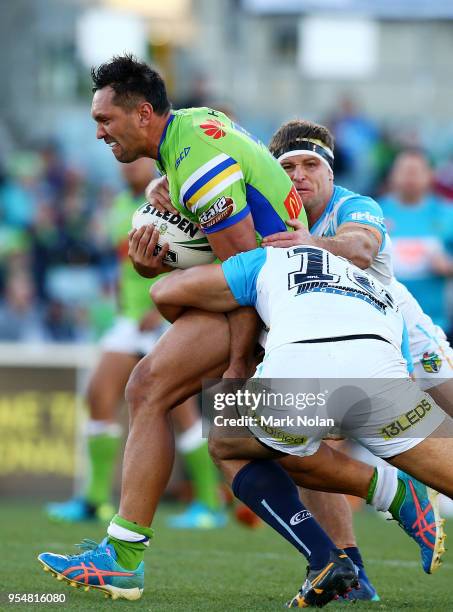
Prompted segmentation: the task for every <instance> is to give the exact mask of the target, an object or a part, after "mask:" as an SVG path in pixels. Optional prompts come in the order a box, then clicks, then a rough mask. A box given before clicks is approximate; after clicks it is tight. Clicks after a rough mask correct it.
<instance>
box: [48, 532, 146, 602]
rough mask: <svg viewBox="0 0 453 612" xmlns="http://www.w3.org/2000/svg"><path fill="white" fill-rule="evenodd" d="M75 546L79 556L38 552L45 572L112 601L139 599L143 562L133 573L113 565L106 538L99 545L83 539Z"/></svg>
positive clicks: (113, 554)
mask: <svg viewBox="0 0 453 612" xmlns="http://www.w3.org/2000/svg"><path fill="white" fill-rule="evenodd" d="M77 546H79V547H80V548H81V549H83V550H85V552H83V553H81V554H79V555H56V554H53V553H41V554H40V555H39V556H38V561H39V562H40V563H41V565H42V566H43V569H44V571H46V572H50V573H51V574H53V575H54V576H55V577H56V578H57V580H64V581H66V582H69V584H70V585H71V586H72V587H77V588H79V587H83V589H84V590H85V591H89V590H90V589H97V590H99V591H102V592H103V593H105V596H106V597H111V598H112V599H128V600H130V601H133V600H135V599H140V597H141V596H142V593H143V586H144V573H145V572H144V569H145V564H144V562H143V561H142V562H141V563H140V565H139V566H138V567H137V569H135V570H126V569H124V568H123V567H121V566H120V565H118V563H117V562H116V559H117V555H116V551H115V549H114V547H113V546H112V545H111V544H108V542H107V538H104V540H103V541H102V542H101V543H100V544H97V543H96V542H94V541H93V540H83V542H82V543H81V544H78V545H77Z"/></svg>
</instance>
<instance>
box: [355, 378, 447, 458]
mask: <svg viewBox="0 0 453 612" xmlns="http://www.w3.org/2000/svg"><path fill="white" fill-rule="evenodd" d="M365 391H367V393H368V397H365V399H364V400H362V401H360V402H357V404H356V405H354V406H353V407H352V409H351V411H350V413H349V415H348V423H347V428H346V430H345V432H346V433H347V434H348V436H349V437H351V438H353V439H355V440H357V442H360V444H362V445H363V446H365V448H367V449H368V450H369V451H370V452H371V453H373V455H375V456H376V457H380V458H381V459H384V460H387V459H389V458H391V457H395V456H397V455H400V454H401V453H404V452H406V451H408V450H410V449H411V448H413V447H415V446H417V445H418V444H420V443H421V442H422V441H423V440H425V439H426V438H428V437H429V436H431V435H432V434H433V432H435V431H436V430H437V428H438V427H439V426H440V425H441V424H442V423H443V422H444V420H445V416H446V415H445V412H444V411H443V410H442V409H441V408H439V406H438V405H437V404H436V403H435V402H434V401H433V400H432V399H431V398H430V397H429V395H427V394H426V393H424V392H423V391H422V390H421V389H420V388H419V387H418V385H417V384H416V383H415V382H413V381H412V380H410V379H408V378H396V379H393V380H392V379H376V380H370V381H366V387H365Z"/></svg>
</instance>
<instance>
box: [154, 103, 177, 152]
mask: <svg viewBox="0 0 453 612" xmlns="http://www.w3.org/2000/svg"><path fill="white" fill-rule="evenodd" d="M174 118H175V115H174V114H173V113H171V114H170V116H169V118H168V121H167V123H166V124H165V127H164V131H163V132H162V136H161V137H160V142H159V146H158V147H157V161H158V162H159V163H162V160H161V158H160V148H161V146H162V143H163V142H164V140H165V136H166V135H167V130H168V126H169V125H170V123H171V122H172V121H173V119H174Z"/></svg>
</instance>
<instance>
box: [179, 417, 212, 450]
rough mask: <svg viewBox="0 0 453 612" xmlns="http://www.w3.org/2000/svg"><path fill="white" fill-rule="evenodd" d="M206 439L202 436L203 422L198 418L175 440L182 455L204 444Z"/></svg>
mask: <svg viewBox="0 0 453 612" xmlns="http://www.w3.org/2000/svg"><path fill="white" fill-rule="evenodd" d="M205 442H206V440H205V439H204V438H203V423H202V421H201V419H198V421H196V422H195V423H194V424H193V425H192V426H191V427H189V429H186V431H183V433H182V434H180V435H179V436H178V438H177V440H176V448H177V449H178V450H179V452H181V453H182V454H183V455H184V454H186V453H190V451H193V450H195V449H196V448H198V447H200V446H201V445H202V444H204V443H205Z"/></svg>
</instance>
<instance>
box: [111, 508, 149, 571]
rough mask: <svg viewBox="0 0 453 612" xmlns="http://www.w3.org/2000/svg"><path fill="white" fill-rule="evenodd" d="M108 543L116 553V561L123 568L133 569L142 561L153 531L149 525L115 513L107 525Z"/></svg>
mask: <svg viewBox="0 0 453 612" xmlns="http://www.w3.org/2000/svg"><path fill="white" fill-rule="evenodd" d="M107 533H108V543H109V544H111V545H112V546H113V548H114V549H115V551H116V554H117V562H118V564H119V565H121V567H124V569H129V570H135V569H137V567H138V566H139V565H140V563H141V562H142V561H143V557H144V553H145V550H146V547H147V546H148V545H149V540H150V538H152V537H153V535H154V531H153V530H152V529H151V527H144V526H143V525H137V523H133V522H131V521H127V520H126V519H124V518H122V517H121V516H120V515H119V514H116V515H115V516H114V517H113V518H112V520H111V522H110V525H109V526H108V529H107Z"/></svg>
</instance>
